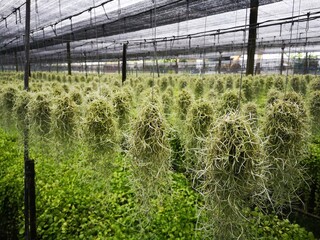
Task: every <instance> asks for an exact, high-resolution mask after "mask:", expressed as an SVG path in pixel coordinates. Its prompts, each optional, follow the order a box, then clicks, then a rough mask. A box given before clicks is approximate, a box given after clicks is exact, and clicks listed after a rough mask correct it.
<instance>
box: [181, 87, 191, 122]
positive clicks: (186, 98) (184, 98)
mask: <svg viewBox="0 0 320 240" xmlns="http://www.w3.org/2000/svg"><path fill="white" fill-rule="evenodd" d="M191 103H192V96H191V94H190V93H189V92H188V91H187V90H184V89H183V90H182V91H181V92H180V93H179V95H178V99H177V105H178V113H179V116H180V119H181V120H184V119H186V116H187V112H188V110H189V107H190V105H191Z"/></svg>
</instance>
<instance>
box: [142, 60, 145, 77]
mask: <svg viewBox="0 0 320 240" xmlns="http://www.w3.org/2000/svg"><path fill="white" fill-rule="evenodd" d="M144 67H145V60H144V57H142V72H143V73H144Z"/></svg>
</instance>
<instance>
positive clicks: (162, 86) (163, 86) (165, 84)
mask: <svg viewBox="0 0 320 240" xmlns="http://www.w3.org/2000/svg"><path fill="white" fill-rule="evenodd" d="M168 84H169V83H168V79H167V78H166V77H164V78H161V79H160V90H161V92H164V91H165V90H166V89H167V87H168Z"/></svg>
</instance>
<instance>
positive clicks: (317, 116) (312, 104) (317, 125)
mask: <svg viewBox="0 0 320 240" xmlns="http://www.w3.org/2000/svg"><path fill="white" fill-rule="evenodd" d="M309 109H310V115H311V122H312V131H313V133H315V134H319V133H320V91H314V92H312V93H311V96H310V101H309Z"/></svg>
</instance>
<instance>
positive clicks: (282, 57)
mask: <svg viewBox="0 0 320 240" xmlns="http://www.w3.org/2000/svg"><path fill="white" fill-rule="evenodd" d="M284 48H285V45H284V44H283V45H282V47H281V50H282V52H281V62H280V75H282V73H283V64H284Z"/></svg>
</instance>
